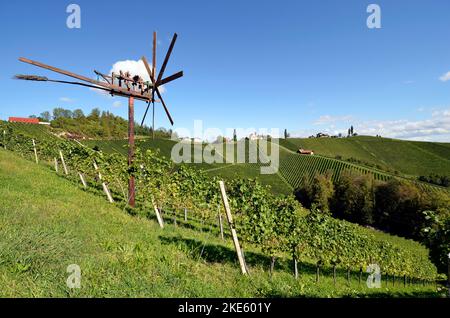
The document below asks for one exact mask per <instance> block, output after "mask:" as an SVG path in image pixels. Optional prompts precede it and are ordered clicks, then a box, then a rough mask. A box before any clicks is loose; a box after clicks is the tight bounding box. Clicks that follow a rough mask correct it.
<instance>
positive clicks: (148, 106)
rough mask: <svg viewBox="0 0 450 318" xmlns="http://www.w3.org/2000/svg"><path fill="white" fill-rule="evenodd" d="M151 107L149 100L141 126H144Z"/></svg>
mask: <svg viewBox="0 0 450 318" xmlns="http://www.w3.org/2000/svg"><path fill="white" fill-rule="evenodd" d="M149 108H150V102H148V104H147V109H146V110H145V114H144V117H143V118H142V122H141V127H143V126H144V121H145V117H147V112H148V109H149Z"/></svg>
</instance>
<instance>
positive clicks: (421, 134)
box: [292, 107, 450, 142]
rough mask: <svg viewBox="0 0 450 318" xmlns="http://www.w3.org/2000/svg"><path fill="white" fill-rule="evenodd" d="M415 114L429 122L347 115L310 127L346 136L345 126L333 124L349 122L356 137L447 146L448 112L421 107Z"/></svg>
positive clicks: (300, 133) (310, 132)
mask: <svg viewBox="0 0 450 318" xmlns="http://www.w3.org/2000/svg"><path fill="white" fill-rule="evenodd" d="M418 111H420V112H422V113H425V112H428V113H429V114H430V115H429V118H425V119H423V120H407V119H392V120H368V121H361V120H357V119H356V118H354V117H353V116H350V115H347V116H331V115H324V116H321V117H319V119H317V120H316V121H315V122H313V124H315V125H327V126H325V127H321V128H320V131H321V132H323V133H328V134H333V135H337V134H338V133H342V134H343V135H346V134H347V128H345V127H344V126H341V127H338V125H336V123H339V122H341V123H342V124H346V123H349V121H351V122H352V124H353V126H354V128H355V132H356V133H358V134H359V135H371V136H375V135H381V136H383V137H388V138H398V139H410V140H423V141H441V142H450V108H440V109H437V108H436V107H433V108H428V107H421V108H419V109H418ZM339 128H341V129H339ZM317 132H318V131H317V129H316V130H311V129H306V130H302V131H297V132H295V133H293V134H292V135H293V136H294V135H295V136H298V137H306V136H309V135H315V134H316V133H317Z"/></svg>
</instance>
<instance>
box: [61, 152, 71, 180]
mask: <svg viewBox="0 0 450 318" xmlns="http://www.w3.org/2000/svg"><path fill="white" fill-rule="evenodd" d="M59 156H60V157H61V162H62V165H63V168H64V173H65V174H66V175H68V174H69V172H68V171H67V166H66V162H65V161H64V156H63V153H62V151H61V150H60V151H59Z"/></svg>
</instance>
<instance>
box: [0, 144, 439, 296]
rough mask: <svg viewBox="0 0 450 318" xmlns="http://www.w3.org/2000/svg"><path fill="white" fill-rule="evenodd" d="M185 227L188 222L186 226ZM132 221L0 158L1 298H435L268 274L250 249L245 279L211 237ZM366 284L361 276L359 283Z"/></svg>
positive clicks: (48, 176) (283, 268)
mask: <svg viewBox="0 0 450 318" xmlns="http://www.w3.org/2000/svg"><path fill="white" fill-rule="evenodd" d="M187 226H191V227H192V224H187ZM187 226H186V227H184V226H183V224H182V222H179V223H178V226H175V225H173V224H170V222H167V223H166V227H165V228H164V229H160V228H159V226H158V224H157V223H156V222H155V221H154V220H152V219H148V218H146V217H139V216H131V215H129V214H127V213H126V212H124V211H123V210H121V209H119V208H118V207H116V206H115V205H111V204H109V203H107V202H106V200H105V199H104V198H103V196H96V195H94V194H92V193H88V192H85V191H83V190H82V189H81V188H80V187H77V186H76V185H75V184H73V183H72V182H70V181H68V180H66V179H64V178H62V177H60V176H58V175H56V174H55V173H54V172H52V171H51V170H50V169H49V168H47V167H44V166H39V165H36V164H34V163H32V162H29V161H26V160H24V159H22V158H19V157H17V156H15V155H13V154H12V153H9V152H6V151H4V150H0V297H273V296H282V297H291V296H307V297H340V296H355V297H365V296H369V297H370V296H373V297H388V296H389V297H391V296H402V297H404V296H406V297H433V296H436V295H437V293H435V291H434V288H433V287H432V286H428V287H422V286H410V287H406V288H404V287H402V286H401V284H400V283H399V282H397V285H396V286H395V287H392V286H391V285H390V284H388V285H387V286H384V285H383V287H382V288H380V289H369V288H367V287H366V286H365V284H364V281H363V283H362V284H361V285H360V284H359V283H358V280H357V278H356V276H357V274H356V273H352V280H351V282H350V284H347V281H346V280H345V278H344V277H345V273H343V272H342V273H341V272H338V275H339V276H338V281H337V286H336V287H335V286H334V285H333V280H332V277H331V276H330V270H329V269H324V271H323V274H325V275H324V276H322V277H321V280H320V282H319V283H317V284H316V283H315V276H314V272H315V269H314V267H313V266H312V265H311V264H309V263H302V264H301V266H300V269H301V278H300V279H299V280H295V279H294V278H293V277H292V275H291V273H290V268H289V266H290V262H289V260H288V259H285V260H283V261H280V262H279V263H277V268H276V272H275V275H274V277H273V278H272V279H270V277H269V274H268V272H267V266H268V263H269V259H267V258H266V257H264V256H263V255H262V254H261V253H260V251H259V250H258V249H257V248H253V247H246V255H247V262H248V265H249V267H250V271H251V276H250V277H243V276H242V275H241V274H240V271H239V267H238V265H237V262H236V256H235V254H234V250H233V246H232V242H231V240H230V239H229V238H227V239H226V241H222V240H220V239H219V238H218V235H217V233H213V232H207V231H205V230H203V231H200V230H199V229H196V230H194V229H189V228H188V227H187ZM70 264H77V265H79V266H80V268H81V275H82V278H81V288H80V289H69V288H68V287H67V285H66V280H67V278H68V276H69V273H67V272H66V270H67V266H68V265H70ZM363 279H365V276H364V278H363Z"/></svg>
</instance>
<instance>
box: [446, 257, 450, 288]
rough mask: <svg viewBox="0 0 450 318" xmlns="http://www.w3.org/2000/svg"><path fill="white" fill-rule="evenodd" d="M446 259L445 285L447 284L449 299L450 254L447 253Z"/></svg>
mask: <svg viewBox="0 0 450 318" xmlns="http://www.w3.org/2000/svg"><path fill="white" fill-rule="evenodd" d="M447 256H448V258H447V263H448V264H447V266H448V273H447V284H448V296H449V297H450V253H448V255H447Z"/></svg>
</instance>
